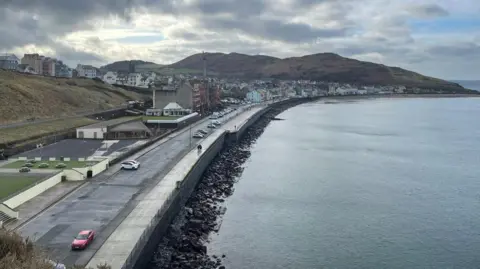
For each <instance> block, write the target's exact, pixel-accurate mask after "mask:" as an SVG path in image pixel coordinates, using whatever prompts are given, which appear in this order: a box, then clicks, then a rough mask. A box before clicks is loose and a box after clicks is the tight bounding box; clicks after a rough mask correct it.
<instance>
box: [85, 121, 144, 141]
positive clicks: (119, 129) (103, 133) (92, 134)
mask: <svg viewBox="0 0 480 269" xmlns="http://www.w3.org/2000/svg"><path fill="white" fill-rule="evenodd" d="M76 131H77V138H79V139H102V140H103V139H132V138H137V139H143V138H148V137H150V136H152V132H151V131H150V129H149V128H148V127H147V126H145V124H144V123H143V122H142V121H141V118H140V117H138V118H133V119H132V118H118V119H113V120H108V121H102V122H97V123H94V124H91V125H87V126H83V127H79V128H77V130H76Z"/></svg>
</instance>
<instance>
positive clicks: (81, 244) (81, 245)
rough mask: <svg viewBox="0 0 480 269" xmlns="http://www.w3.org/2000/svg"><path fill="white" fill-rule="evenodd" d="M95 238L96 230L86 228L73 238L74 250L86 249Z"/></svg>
mask: <svg viewBox="0 0 480 269" xmlns="http://www.w3.org/2000/svg"><path fill="white" fill-rule="evenodd" d="M94 238H95V232H94V231H92V230H85V231H81V232H79V233H78V235H77V236H76V237H75V239H73V242H72V250H75V249H85V248H86V247H87V246H88V245H89V244H90V243H92V241H93V239H94Z"/></svg>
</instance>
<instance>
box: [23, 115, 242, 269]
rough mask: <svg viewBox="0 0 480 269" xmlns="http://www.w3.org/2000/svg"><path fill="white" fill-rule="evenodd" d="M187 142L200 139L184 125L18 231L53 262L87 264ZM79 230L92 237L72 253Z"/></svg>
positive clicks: (181, 153) (202, 125) (193, 142)
mask: <svg viewBox="0 0 480 269" xmlns="http://www.w3.org/2000/svg"><path fill="white" fill-rule="evenodd" d="M230 114H231V115H226V116H225V117H224V118H230V117H233V116H235V114H236V113H235V112H233V113H230ZM222 120H226V119H222ZM209 122H210V121H209V120H206V121H205V122H202V123H200V124H199V125H198V126H195V127H193V128H192V130H191V132H192V133H193V132H195V131H196V130H197V129H200V128H201V129H204V130H208V128H206V125H207V124H208V123H209ZM220 128H221V127H220ZM209 133H211V131H210V130H209ZM190 141H191V144H192V145H191V146H192V147H194V146H196V144H197V143H199V142H201V140H198V139H195V138H191V134H190V129H189V128H187V129H185V130H182V131H181V133H180V134H179V135H177V136H175V137H173V138H171V139H169V140H167V141H165V142H164V143H162V144H161V145H160V146H158V147H156V148H154V149H153V150H151V151H149V152H147V153H146V154H145V155H143V156H141V157H139V158H138V159H137V160H139V161H140V163H141V167H140V169H139V170H137V171H122V170H116V171H113V168H111V169H110V170H109V171H106V172H105V173H103V174H101V175H100V176H98V177H96V178H94V179H93V180H92V181H91V182H88V183H86V184H85V185H83V186H82V187H80V188H79V189H78V190H77V191H75V192H73V193H72V194H70V195H68V196H67V197H65V198H64V199H63V200H61V201H59V202H58V203H56V204H55V205H53V206H52V207H50V208H48V209H47V210H45V211H44V212H43V213H41V214H40V215H38V216H37V217H35V218H34V219H32V220H30V221H28V222H27V223H26V224H24V225H23V226H22V227H20V228H19V229H18V231H19V232H20V234H22V235H23V236H25V237H27V236H28V237H29V238H31V239H33V240H34V241H36V242H37V243H38V244H40V245H42V246H44V247H46V248H47V249H48V250H49V252H50V253H51V258H52V259H54V260H56V261H60V262H63V263H65V264H66V265H74V264H77V265H85V264H87V263H88V261H89V260H90V259H91V257H92V256H93V255H94V254H95V252H96V250H97V249H99V248H100V247H101V245H102V244H103V242H105V240H106V239H107V238H108V236H109V235H110V234H111V233H112V232H113V231H114V230H115V228H116V227H117V226H118V225H119V224H120V223H121V222H122V220H123V219H124V218H125V217H126V216H127V215H128V214H129V213H130V212H131V210H133V208H134V207H135V205H136V204H137V203H138V201H139V197H141V196H142V195H144V193H142V191H143V190H145V189H149V188H150V187H151V186H153V185H154V184H156V183H157V182H158V180H161V178H163V177H164V175H165V174H166V173H168V171H170V170H171V168H173V166H174V165H175V164H176V163H177V162H178V160H180V159H181V158H182V157H183V156H184V155H185V154H186V153H187V152H188V151H189V150H190V149H191V147H190ZM84 229H93V230H95V231H96V232H97V234H98V235H97V238H96V239H95V240H94V242H93V243H92V244H91V245H90V246H89V247H88V248H87V249H86V250H84V251H71V249H70V244H71V242H72V240H73V237H74V236H75V235H76V234H77V233H78V232H79V231H80V230H84Z"/></svg>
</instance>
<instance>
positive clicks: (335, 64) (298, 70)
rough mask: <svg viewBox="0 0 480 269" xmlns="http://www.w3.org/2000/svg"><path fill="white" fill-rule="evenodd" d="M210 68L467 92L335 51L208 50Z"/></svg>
mask: <svg viewBox="0 0 480 269" xmlns="http://www.w3.org/2000/svg"><path fill="white" fill-rule="evenodd" d="M206 58H207V70H208V72H209V73H211V74H212V73H216V74H219V75H220V76H235V77H243V78H252V79H253V78H267V77H268V78H278V79H311V80H319V81H332V82H346V83H358V84H368V85H371V84H378V85H405V86H415V87H421V88H433V89H437V90H448V91H457V92H459V91H466V90H465V89H464V88H463V87H462V86H460V85H459V84H457V83H453V82H448V81H445V80H440V79H436V78H431V77H427V76H423V75H421V74H418V73H415V72H412V71H408V70H405V69H401V68H398V67H389V66H385V65H381V64H375V63H370V62H363V61H358V60H354V59H349V58H345V57H341V56H339V55H337V54H334V53H319V54H312V55H306V56H302V57H291V58H286V59H279V58H275V57H270V56H264V55H255V56H250V55H245V54H239V53H230V54H224V53H206ZM168 67H170V68H174V69H193V70H202V69H203V58H202V54H201V53H199V54H195V55H192V56H189V57H187V58H185V59H183V60H181V61H179V62H176V63H174V64H171V65H169V66H168Z"/></svg>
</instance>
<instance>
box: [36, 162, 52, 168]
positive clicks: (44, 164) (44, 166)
mask: <svg viewBox="0 0 480 269" xmlns="http://www.w3.org/2000/svg"><path fill="white" fill-rule="evenodd" d="M49 166H50V165H49V164H48V163H41V164H39V165H38V168H48V167H49Z"/></svg>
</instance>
